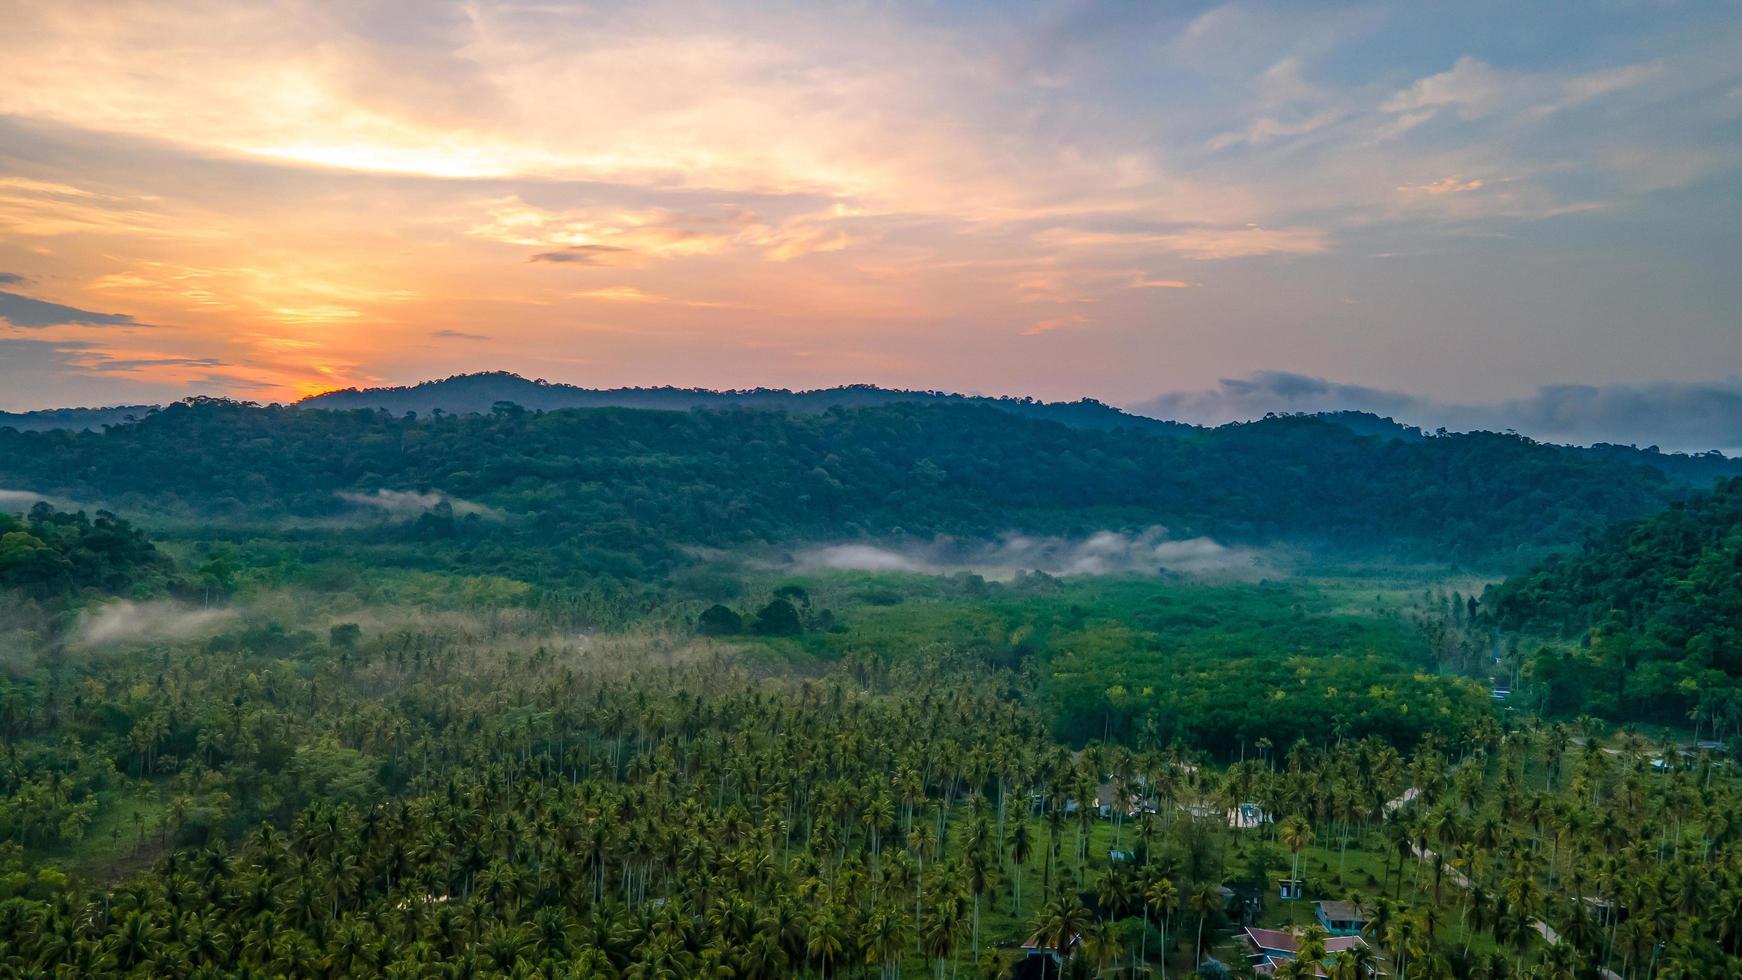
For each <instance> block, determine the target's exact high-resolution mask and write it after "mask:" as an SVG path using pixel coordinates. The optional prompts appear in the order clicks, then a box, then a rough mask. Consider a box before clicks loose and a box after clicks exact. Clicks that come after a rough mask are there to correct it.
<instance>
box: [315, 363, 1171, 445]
mask: <svg viewBox="0 0 1742 980" xmlns="http://www.w3.org/2000/svg"><path fill="white" fill-rule="evenodd" d="M500 403H508V404H512V405H518V406H520V407H521V408H525V409H528V410H531V411H535V412H548V411H554V410H558V409H564V408H649V409H658V410H664V411H678V412H684V411H693V410H696V409H728V408H741V409H760V410H770V411H782V412H794V413H816V412H823V411H827V410H828V409H831V408H877V407H881V406H884V405H898V404H950V405H963V404H971V405H984V406H989V407H992V408H997V409H1000V410H1003V411H1006V412H1012V413H1014V414H1017V415H1023V416H1027V417H1030V418H1039V419H1047V420H1049V421H1053V422H1060V423H1063V424H1065V425H1069V426H1073V427H1075V428H1084V429H1118V428H1143V429H1177V430H1189V429H1191V428H1192V427H1191V426H1188V425H1185V424H1183V423H1179V422H1164V421H1162V420H1159V419H1152V418H1147V417H1145V416H1141V415H1129V414H1127V413H1125V412H1122V411H1120V410H1119V409H1117V408H1114V407H1112V406H1111V405H1107V404H1104V403H1102V402H1098V401H1095V400H1094V399H1090V398H1085V399H1083V400H1081V401H1075V402H1044V401H1038V400H1036V399H1033V398H1011V397H1001V398H993V397H986V396H980V395H960V394H955V393H952V392H943V391H904V390H901V389H895V388H880V387H877V386H875V385H862V384H861V385H841V386H838V387H834V388H818V389H816V390H813V391H790V390H787V389H785V388H751V389H746V390H741V391H716V390H713V389H709V388H672V387H658V388H603V389H600V388H581V387H578V386H575V385H567V384H557V383H552V382H549V381H542V380H539V381H529V380H527V379H526V378H522V377H521V376H519V375H517V374H511V373H509V372H506V371H489V372H481V373H477V374H460V375H455V376H453V377H451V378H443V379H441V380H438V381H425V382H423V383H422V384H416V385H407V386H402V387H392V388H361V389H359V388H346V389H343V390H340V391H330V392H327V393H326V394H322V395H315V396H312V397H310V398H305V399H303V400H302V401H300V402H298V403H297V404H298V405H299V406H300V407H303V408H316V409H328V410H347V409H359V408H367V409H380V410H383V411H388V412H392V413H394V414H396V415H402V414H404V413H406V412H416V413H418V414H420V415H427V414H430V413H431V412H435V411H438V410H439V411H442V412H446V413H448V414H464V413H474V414H482V413H488V412H490V411H492V410H493V409H494V408H495V407H496V406H497V405H498V404H500Z"/></svg>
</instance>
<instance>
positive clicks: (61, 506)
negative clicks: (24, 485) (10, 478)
mask: <svg viewBox="0 0 1742 980" xmlns="http://www.w3.org/2000/svg"><path fill="white" fill-rule="evenodd" d="M39 503H45V504H48V505H49V506H50V507H53V508H54V509H55V510H78V509H79V507H78V505H77V504H75V503H73V502H72V501H70V500H63V499H61V498H60V497H51V496H49V495H48V494H45V493H37V492H36V491H35V490H14V489H9V488H5V487H0V514H22V513H24V512H26V511H28V510H30V509H31V508H32V507H35V506H36V505H37V504H39Z"/></svg>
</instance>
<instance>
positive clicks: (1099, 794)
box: [1095, 783, 1156, 820]
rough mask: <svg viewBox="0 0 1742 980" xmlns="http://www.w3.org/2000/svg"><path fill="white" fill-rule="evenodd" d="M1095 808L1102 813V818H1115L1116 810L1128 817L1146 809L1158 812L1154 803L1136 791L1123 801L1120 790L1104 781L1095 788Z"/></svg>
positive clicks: (1150, 811)
mask: <svg viewBox="0 0 1742 980" xmlns="http://www.w3.org/2000/svg"><path fill="white" fill-rule="evenodd" d="M1095 809H1096V811H1097V812H1098V813H1099V814H1100V815H1101V819H1102V820H1111V819H1113V814H1114V811H1115V810H1117V811H1118V812H1120V813H1122V814H1124V815H1125V816H1127V817H1135V816H1137V815H1138V814H1140V813H1143V812H1145V811H1147V812H1149V813H1155V812H1156V809H1155V806H1154V805H1153V804H1151V803H1148V802H1147V801H1145V800H1144V799H1143V797H1142V796H1139V795H1138V794H1136V793H1133V794H1131V795H1130V796H1128V797H1126V798H1125V800H1124V801H1123V802H1121V801H1120V799H1119V791H1118V790H1117V789H1115V788H1114V787H1113V784H1112V783H1102V784H1101V785H1100V786H1097V787H1096V788H1095Z"/></svg>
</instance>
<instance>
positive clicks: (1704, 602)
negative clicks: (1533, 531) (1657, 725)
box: [1483, 479, 1742, 735]
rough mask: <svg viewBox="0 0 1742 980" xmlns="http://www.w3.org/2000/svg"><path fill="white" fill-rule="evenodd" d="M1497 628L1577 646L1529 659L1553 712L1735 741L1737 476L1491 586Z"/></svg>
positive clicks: (1739, 588)
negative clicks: (1705, 732)
mask: <svg viewBox="0 0 1742 980" xmlns="http://www.w3.org/2000/svg"><path fill="white" fill-rule="evenodd" d="M1483 605H1484V606H1485V607H1486V609H1487V611H1488V612H1487V615H1488V616H1489V617H1490V618H1491V620H1492V622H1494V623H1495V624H1497V625H1499V626H1500V627H1501V628H1503V629H1508V630H1519V631H1524V632H1526V633H1534V634H1537V635H1541V636H1551V637H1560V638H1566V639H1576V640H1578V641H1579V642H1578V644H1577V646H1576V647H1575V648H1573V649H1567V648H1565V647H1562V646H1558V645H1556V646H1549V647H1546V648H1544V649H1543V650H1541V652H1539V653H1537V654H1536V655H1534V656H1533V657H1532V658H1531V661H1530V664H1529V666H1528V671H1529V673H1530V676H1531V677H1532V678H1533V679H1534V681H1535V683H1536V684H1537V685H1538V686H1539V687H1540V688H1541V689H1542V695H1543V697H1544V698H1545V700H1546V702H1547V703H1548V704H1549V706H1550V707H1551V708H1554V709H1557V710H1560V711H1563V712H1567V713H1573V714H1594V715H1599V716H1602V717H1606V718H1612V719H1623V720H1625V719H1639V720H1651V721H1663V722H1670V723H1677V722H1682V721H1684V720H1686V719H1687V718H1688V717H1689V712H1690V710H1691V711H1693V712H1694V713H1695V718H1694V720H1695V721H1696V722H1711V723H1712V724H1713V726H1714V728H1713V730H1714V731H1716V732H1720V733H1723V734H1726V735H1742V697H1738V693H1739V692H1738V684H1739V682H1742V479H1736V480H1729V481H1726V482H1723V483H1720V484H1719V485H1718V486H1717V488H1716V489H1715V490H1714V491H1713V492H1712V493H1709V494H1703V495H1700V496H1698V497H1695V498H1693V499H1691V500H1688V501H1687V502H1685V503H1678V504H1675V505H1672V506H1671V507H1670V508H1669V509H1668V510H1666V511H1664V512H1662V513H1660V514H1657V515H1654V516H1652V517H1649V518H1645V519H1643V520H1639V521H1635V522H1631V523H1627V524H1623V525H1620V526H1618V527H1615V528H1613V529H1611V530H1610V531H1608V532H1607V533H1605V534H1603V535H1601V536H1600V537H1598V538H1597V539H1595V540H1594V541H1592V542H1591V543H1590V544H1589V545H1588V546H1587V547H1585V548H1584V550H1583V551H1582V552H1580V553H1578V554H1571V555H1564V556H1557V557H1554V558H1551V559H1549V560H1548V561H1546V562H1544V563H1543V564H1541V565H1539V566H1538V567H1536V568H1535V569H1533V570H1531V571H1529V572H1527V573H1525V574H1522V575H1519V576H1517V577H1514V578H1512V579H1510V580H1508V581H1506V582H1505V583H1502V584H1500V585H1498V586H1495V587H1494V588H1492V589H1490V590H1489V591H1488V593H1487V594H1486V596H1485V597H1484V601H1483Z"/></svg>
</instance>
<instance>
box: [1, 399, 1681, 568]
mask: <svg viewBox="0 0 1742 980" xmlns="http://www.w3.org/2000/svg"><path fill="white" fill-rule="evenodd" d="M0 479H3V480H5V481H6V482H11V483H15V484H18V485H25V486H35V487H43V488H47V489H54V490H57V491H60V492H64V493H67V494H69V495H74V496H85V497H94V498H101V499H115V500H125V501H127V502H128V503H129V506H130V509H138V510H146V511H150V512H152V513H154V514H156V515H158V516H159V518H165V519H167V518H174V519H175V520H178V521H183V522H194V521H197V522H198V526H199V527H200V528H201V529H202V531H201V533H203V534H209V533H211V532H210V531H209V530H207V529H209V527H210V525H211V524H212V523H213V522H214V520H216V521H217V522H218V523H220V524H222V523H242V524H246V525H249V526H251V527H253V528H256V529H261V528H263V527H266V526H273V525H281V524H286V523H288V524H291V525H296V524H299V523H300V524H306V523H310V522H315V521H319V522H325V523H326V524H327V525H328V526H331V525H332V524H333V523H334V522H342V521H345V520H349V521H352V522H353V523H354V524H355V526H354V527H352V528H351V529H350V530H349V531H348V532H345V533H344V534H343V535H342V536H343V538H344V539H345V541H346V547H347V548H350V549H351V550H353V551H355V550H356V549H357V548H359V547H362V548H369V549H378V553H379V554H380V556H381V559H382V560H383V561H385V562H391V563H395V564H401V565H404V566H406V567H422V568H428V569H460V570H463V571H466V572H469V573H474V574H505V575H509V576H511V577H514V578H518V579H521V580H523V581H535V582H554V581H560V580H572V579H576V578H584V577H591V578H613V579H645V578H648V577H658V576H661V575H664V574H667V573H669V572H671V571H672V570H673V569H675V568H678V567H681V566H683V565H685V564H687V556H688V554H689V552H686V550H685V548H686V547H690V546H705V547H715V548H740V547H743V546H746V545H770V544H780V543H784V542H793V541H804V540H819V539H829V540H842V539H862V538H885V537H896V538H899V537H901V536H904V535H906V536H931V535H936V534H949V535H957V536H964V535H990V534H996V533H1000V532H1004V531H1008V530H1009V529H1011V528H1012V527H1020V528H1023V529H1024V530H1027V531H1035V532H1053V533H1065V534H1078V535H1080V534H1085V533H1088V532H1089V531H1093V530H1095V529H1099V528H1105V527H1143V526H1149V525H1153V524H1162V525H1165V526H1167V527H1168V528H1170V529H1171V530H1172V531H1173V532H1174V533H1175V534H1176V535H1181V536H1191V535H1200V534H1208V535H1212V536H1215V537H1217V538H1219V539H1226V540H1235V541H1258V542H1271V541H1275V540H1297V541H1305V542H1320V543H1330V544H1335V545H1340V546H1347V547H1352V548H1359V549H1364V550H1367V551H1370V552H1380V553H1395V554H1401V555H1418V556H1420V555H1432V556H1433V557H1435V558H1440V559H1450V560H1454V561H1466V562H1502V563H1504V562H1513V561H1516V560H1518V559H1519V558H1521V557H1527V556H1530V555H1533V554H1538V553H1541V552H1542V551H1543V550H1544V549H1547V548H1550V547H1553V546H1556V545H1565V544H1567V543H1569V542H1574V541H1578V540H1580V539H1581V538H1582V537H1583V536H1584V535H1585V534H1587V533H1589V532H1590V531H1592V530H1595V529H1598V528H1601V527H1604V526H1607V525H1608V524H1610V523H1613V522H1615V521H1617V520H1622V519H1626V518H1629V517H1635V516H1639V515H1643V514H1646V513H1649V512H1651V511H1653V510H1656V509H1659V508H1661V507H1662V506H1664V505H1665V504H1666V503H1667V502H1669V501H1670V500H1672V499H1675V498H1676V497H1677V496H1679V495H1680V494H1681V493H1682V490H1681V489H1680V488H1679V486H1678V485H1676V484H1675V483H1673V482H1671V481H1670V480H1669V479H1667V478H1666V477H1665V476H1664V475H1663V474H1662V473H1661V472H1659V471H1657V470H1655V469H1650V468H1647V467H1644V466H1638V465H1632V464H1628V463H1624V462H1621V461H1616V460H1609V459H1606V458H1600V457H1593V456H1589V455H1584V454H1581V453H1579V452H1576V451H1573V450H1568V449H1563V448H1560V447H1553V446H1545V445H1539V444H1537V443H1533V442H1530V441H1528V440H1525V439H1522V438H1518V437H1514V436H1502V435H1493V434H1472V435H1450V436H1442V437H1433V438H1424V439H1419V440H1416V441H1401V440H1392V439H1386V438H1381V437H1379V436H1363V435H1357V434H1356V433H1354V432H1351V431H1350V430H1349V429H1347V428H1345V427H1343V426H1341V425H1338V424H1336V423H1334V422H1330V421H1324V420H1319V419H1313V418H1305V417H1286V418H1271V419H1265V420H1263V421H1260V422H1254V423H1250V424H1246V425H1235V426H1227V427H1224V428H1221V429H1215V430H1195V429H1185V430H1178V429H1175V428H1167V427H1162V428H1159V429H1158V428H1153V427H1146V428H1136V429H1118V430H1104V429H1076V428H1070V427H1067V426H1065V425H1062V424H1058V423H1055V422H1050V421H1044V420H1037V419H1031V418H1026V417H1023V416H1022V415H1019V414H1014V413H1011V412H1007V411H1003V410H1000V409H997V408H991V407H984V406H977V405H973V404H949V403H942V404H931V405H921V404H893V405H884V406H880V407H869V408H858V409H830V410H828V411H825V412H820V413H816V414H786V413H783V412H774V411H766V412H746V411H730V412H712V411H697V412H685V413H678V412H659V411H639V410H629V409H572V410H565V411H555V412H547V413H542V414H538V413H528V412H498V413H494V414H489V415H464V416H445V415H444V416H440V417H427V418H410V417H401V416H392V415H388V414H386V413H382V412H369V411H349V412H332V411H317V410H310V409H297V408H280V407H267V408H261V407H255V406H249V405H241V404H235V403H229V402H217V401H212V400H203V401H197V402H192V403H186V404H178V405H174V406H171V407H170V408H168V409H166V410H164V411H161V412H157V413H154V414H152V415H150V416H149V417H147V418H145V419H143V420H142V421H140V422H139V423H137V424H133V425H123V426H115V427H111V428H109V429H107V430H105V431H103V432H65V431H55V432H16V431H13V430H9V429H0ZM376 491H396V492H397V491H421V492H426V493H433V492H437V491H439V492H440V493H443V494H451V495H452V497H453V498H455V499H457V500H458V501H459V503H458V504H456V503H453V502H452V501H451V500H449V499H443V500H442V501H441V502H440V503H437V504H435V505H433V506H432V507H430V508H429V509H428V510H426V511H423V512H421V513H417V514H416V515H415V516H411V515H408V514H405V513H404V512H401V514H400V516H399V517H393V518H390V517H383V516H382V515H381V512H380V509H379V508H372V509H366V510H362V511H359V509H358V508H359V505H357V504H355V503H350V502H347V500H346V499H344V498H341V497H340V496H338V495H339V494H341V493H349V494H364V495H368V494H373V493H375V492H376ZM466 502H471V503H472V504H476V505H481V507H484V508H488V509H480V508H479V507H473V506H469V505H467V503H466ZM370 515H374V519H371V518H370ZM220 533H221V532H220ZM285 533H287V534H293V535H294V537H295V539H297V540H307V539H308V538H309V537H310V535H309V534H308V533H307V532H285ZM215 571H221V569H218V570H215Z"/></svg>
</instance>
